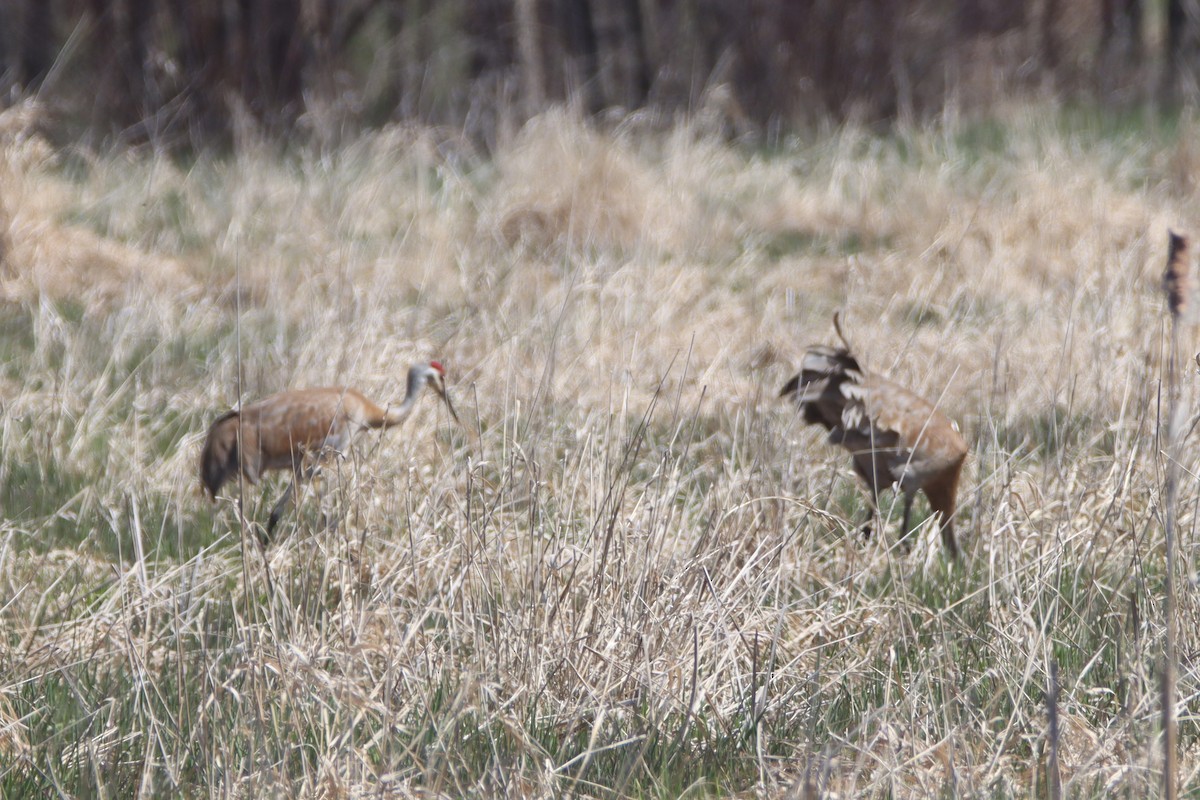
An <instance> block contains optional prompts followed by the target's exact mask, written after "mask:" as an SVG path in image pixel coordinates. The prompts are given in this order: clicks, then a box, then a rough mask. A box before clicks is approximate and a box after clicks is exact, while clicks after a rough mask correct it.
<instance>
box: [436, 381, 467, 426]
mask: <svg viewBox="0 0 1200 800" xmlns="http://www.w3.org/2000/svg"><path fill="white" fill-rule="evenodd" d="M433 390H434V391H435V392H437V393H438V395H439V396H441V398H442V400H443V401H445V403H446V408H448V409H450V416H452V417H454V421H455V422H457V423H458V424H459V425H462V420H460V419H459V418H458V412H457V411H455V410H454V404H453V403H451V402H450V392H449V391H448V390H447V389H446V385H445V383H442V382H440V381H438V382H434V383H433Z"/></svg>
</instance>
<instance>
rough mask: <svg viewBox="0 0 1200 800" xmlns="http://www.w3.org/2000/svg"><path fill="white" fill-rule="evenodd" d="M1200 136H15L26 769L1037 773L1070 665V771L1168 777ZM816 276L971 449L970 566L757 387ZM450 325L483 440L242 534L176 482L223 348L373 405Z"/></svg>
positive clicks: (81, 776) (1017, 117) (1132, 782)
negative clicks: (1166, 400) (1177, 454)
mask: <svg viewBox="0 0 1200 800" xmlns="http://www.w3.org/2000/svg"><path fill="white" fill-rule="evenodd" d="M1195 134H1196V130H1195V128H1194V124H1193V123H1190V122H1189V121H1187V120H1184V121H1183V122H1182V123H1181V129H1179V130H1171V129H1167V130H1162V131H1154V130H1151V131H1148V132H1147V131H1146V130H1143V129H1142V128H1137V129H1135V130H1131V131H1130V132H1129V133H1127V134H1122V133H1120V132H1114V131H1108V132H1102V131H1098V130H1096V129H1094V128H1090V127H1088V126H1074V125H1071V124H1069V123H1068V121H1065V120H1064V119H1062V118H1052V117H1050V116H1049V115H1047V114H1044V113H1039V111H1038V110H1037V109H1017V110H1013V111H1011V112H1009V113H1007V115H1006V116H1005V118H1004V119H1003V120H1001V121H999V122H994V123H988V124H986V125H980V126H976V127H966V126H964V127H963V128H961V129H949V130H948V129H927V130H914V131H907V132H903V133H900V134H896V135H895V136H892V137H889V138H880V137H877V136H875V135H872V134H869V133H867V132H864V131H861V130H855V129H846V130H840V131H837V132H836V133H832V134H830V135H828V136H827V137H823V138H821V139H819V140H814V141H810V142H798V143H795V144H794V145H792V146H790V147H788V148H786V149H785V150H783V151H781V152H777V153H772V154H755V153H747V152H744V151H741V150H738V149H735V148H733V147H730V146H727V145H725V144H722V143H719V142H716V141H713V140H711V139H710V138H708V137H707V136H705V135H704V134H702V133H701V132H698V131H696V130H693V129H689V128H688V127H686V126H681V127H680V128H678V129H677V130H675V131H674V132H673V133H671V134H670V135H666V136H658V137H654V138H645V137H641V136H635V135H634V134H633V133H620V132H618V133H598V132H596V131H593V130H589V129H588V128H586V127H585V126H583V125H581V124H580V123H578V122H577V121H575V120H574V119H572V118H571V117H570V116H568V115H565V114H552V115H547V116H546V117H543V118H540V119H538V120H536V121H535V122H533V123H531V124H530V125H529V126H527V128H526V129H525V130H524V131H522V132H521V133H520V134H519V135H518V136H517V138H516V139H515V140H514V141H512V142H510V143H508V144H506V145H505V146H504V147H503V148H502V150H501V151H500V152H499V153H498V154H497V155H496V157H495V158H494V159H492V160H484V159H482V158H480V157H479V156H478V155H477V154H475V153H474V152H473V151H472V150H471V148H470V147H469V146H467V145H466V144H464V143H462V142H460V141H457V140H454V139H452V138H448V137H444V136H443V135H442V134H441V133H440V132H437V131H429V130H411V129H397V130H392V131H385V132H382V133H378V134H373V135H371V136H368V137H364V138H363V139H362V140H361V141H359V142H357V143H356V144H353V145H351V146H348V147H346V148H345V149H343V150H340V151H337V152H332V153H325V154H320V155H318V154H313V153H305V152H300V153H291V154H289V155H287V156H286V157H280V156H278V155H276V154H273V153H271V152H270V151H269V149H268V148H262V149H261V150H254V149H252V148H251V149H247V150H246V151H243V152H240V153H238V154H237V155H235V156H231V157H228V158H222V159H217V158H212V159H207V158H202V159H200V160H198V161H197V162H196V163H194V164H192V165H190V166H187V167H183V166H180V165H179V164H175V163H171V162H169V161H167V160H165V159H163V158H161V157H157V158H156V157H152V156H150V155H105V156H95V155H90V154H87V153H79V152H61V153H56V152H52V151H50V150H49V149H48V148H47V146H46V145H45V144H44V143H43V142H42V141H41V140H39V139H38V138H37V137H36V136H32V135H29V134H28V133H27V129H26V128H24V127H23V126H21V125H18V124H16V123H13V122H12V121H11V119H10V120H9V122H8V123H6V124H5V125H0V143H2V145H3V159H2V162H0V181H2V185H3V192H2V193H0V202H2V205H0V242H2V243H3V249H2V251H0V253H2V255H3V263H2V265H0V276H2V279H3V280H2V281H0V291H2V292H3V296H4V301H3V303H2V304H0V328H2V330H3V339H2V340H0V341H2V342H3V358H0V404H2V406H3V412H2V420H0V424H2V425H3V428H2V433H0V436H2V439H0V502H3V504H4V507H3V515H2V516H3V523H2V529H0V586H2V587H3V588H2V590H0V598H2V599H3V603H2V605H0V608H2V610H3V620H4V625H5V628H6V629H7V630H8V631H9V634H8V636H7V637H5V639H4V640H3V645H2V647H0V663H2V666H3V671H2V672H0V674H3V675H4V676H5V678H4V681H3V685H0V767H2V770H0V783H3V786H4V791H3V794H4V795H5V796H19V795H21V794H25V795H26V796H41V795H42V794H44V793H45V792H48V791H60V792H62V793H64V794H67V795H84V794H89V793H90V794H107V795H108V796H133V795H134V794H136V793H137V792H139V791H140V792H141V793H142V794H143V796H158V795H162V796H175V795H177V794H179V793H184V794H188V795H191V796H214V797H263V796H289V797H290V796H305V797H322V798H333V797H359V796H364V797H365V796H368V795H370V796H375V793H376V792H377V791H379V790H383V791H384V793H385V794H387V795H389V796H390V795H397V796H421V797H425V796H459V795H476V796H491V795H497V794H501V795H508V796H531V795H539V796H552V795H554V796H557V795H560V794H563V793H566V792H574V793H578V794H581V795H596V796H605V797H608V796H627V795H632V796H650V797H674V796H677V795H680V794H683V793H685V792H688V793H691V794H693V795H705V794H723V793H736V794H741V795H743V796H750V795H755V796H768V797H775V796H779V797H809V796H817V793H819V794H820V795H821V796H829V797H834V796H836V797H851V796H880V797H884V796H888V797H929V796H955V795H965V796H988V797H993V796H995V797H1009V796H1028V795H1040V794H1042V793H1044V792H1045V791H1047V789H1046V779H1047V778H1046V759H1047V740H1046V731H1047V717H1046V707H1045V703H1044V695H1045V692H1046V690H1047V686H1048V680H1049V679H1048V676H1049V670H1050V664H1051V662H1057V664H1058V668H1059V680H1060V684H1061V688H1060V692H1059V720H1058V722H1059V743H1058V753H1057V755H1058V762H1059V767H1060V769H1061V773H1062V781H1063V785H1064V795H1065V796H1100V795H1108V794H1118V795H1124V796H1129V797H1144V796H1146V795H1147V793H1152V792H1154V791H1156V787H1157V786H1158V785H1159V783H1160V781H1159V778H1158V769H1159V765H1160V759H1161V748H1160V747H1157V746H1156V745H1157V741H1158V736H1159V730H1158V728H1157V720H1158V719H1159V717H1158V712H1157V707H1156V704H1157V697H1158V693H1157V682H1156V670H1157V664H1158V657H1159V655H1160V654H1161V651H1162V646H1161V645H1162V635H1163V629H1162V625H1161V623H1162V619H1163V617H1162V613H1161V606H1160V603H1161V597H1162V581H1163V561H1162V553H1161V548H1162V544H1163V537H1162V516H1163V512H1162V508H1161V506H1160V495H1161V492H1162V486H1163V474H1164V456H1163V454H1162V446H1163V439H1162V430H1160V428H1161V422H1162V420H1163V419H1164V417H1163V414H1162V412H1161V408H1160V403H1161V398H1162V388H1161V385H1160V382H1161V379H1162V363H1163V360H1164V358H1165V327H1164V319H1165V317H1164V313H1163V308H1162V299H1161V297H1160V294H1159V291H1158V280H1159V275H1160V273H1161V264H1162V260H1163V255H1164V253H1163V247H1164V242H1165V241H1166V229H1167V227H1168V225H1171V226H1182V227H1183V228H1184V229H1185V230H1186V229H1188V227H1189V226H1190V225H1192V224H1193V223H1194V221H1195V220H1196V219H1197V216H1198V215H1197V212H1198V210H1200V203H1198V200H1200V196H1198V195H1197V194H1196V192H1195V190H1194V189H1193V188H1192V187H1193V186H1194V182H1192V181H1191V180H1184V179H1181V178H1180V177H1179V175H1178V174H1177V173H1178V171H1179V169H1180V165H1181V164H1183V165H1187V164H1190V163H1191V162H1192V160H1194V154H1192V150H1191V149H1192V147H1193V145H1192V144H1191V141H1192V140H1193V139H1194V138H1195ZM838 308H844V309H846V314H847V317H846V328H847V332H848V334H849V335H850V337H851V338H852V339H853V340H854V341H855V343H856V345H857V346H858V348H859V349H860V350H861V351H863V353H864V355H866V356H867V360H868V361H869V363H870V365H871V367H872V368H874V369H877V370H880V371H883V372H886V373H889V374H891V375H892V376H893V377H895V378H896V379H898V380H900V381H903V382H906V383H908V384H910V385H912V386H913V387H914V388H916V389H918V390H920V391H921V392H922V393H924V394H926V395H927V396H930V397H935V398H941V402H942V405H943V406H944V408H945V410H946V411H947V412H948V413H949V414H950V415H951V416H953V417H954V418H956V419H958V420H959V421H960V422H961V424H962V425H963V428H964V430H965V432H966V433H967V435H968V440H969V441H970V442H971V443H972V447H973V451H972V457H971V460H970V462H969V466H968V473H967V476H966V482H965V484H966V485H965V488H964V495H963V501H964V502H963V506H964V507H963V509H962V511H961V518H960V522H959V527H960V530H961V532H962V533H961V538H962V543H963V548H964V552H965V554H966V559H965V561H964V567H963V568H961V569H959V568H951V567H948V566H947V565H946V563H945V562H944V560H943V556H942V554H941V551H940V547H939V543H938V540H937V536H936V534H935V533H934V532H933V530H932V529H931V526H929V525H926V526H924V527H923V528H922V530H921V531H920V536H919V542H918V544H917V546H916V548H915V549H914V552H913V553H912V554H911V555H907V556H906V555H903V554H902V553H901V552H900V551H899V550H893V549H890V548H889V545H890V544H892V543H893V542H894V541H895V533H896V531H895V526H896V524H897V518H898V514H897V515H894V516H893V518H892V524H891V526H890V527H889V528H888V536H885V537H883V538H882V539H876V540H873V541H871V542H869V543H863V542H861V541H857V540H856V539H855V538H854V537H853V536H852V535H851V531H852V530H853V528H854V520H855V519H856V518H857V517H858V515H859V514H860V512H861V508H862V503H863V496H862V493H861V489H860V487H859V486H858V484H857V483H856V479H855V478H854V476H853V474H852V472H851V470H850V465H849V460H848V459H846V458H844V457H843V455H842V454H841V453H840V451H838V450H836V449H834V448H831V447H828V446H826V445H824V444H823V442H822V441H821V437H820V435H819V434H818V433H817V432H815V431H812V430H808V429H805V428H804V427H803V426H802V425H801V424H800V422H799V421H798V420H797V419H796V418H795V416H794V414H793V413H792V412H791V411H790V410H789V409H788V408H787V407H786V406H785V405H783V404H781V403H780V402H779V401H778V400H777V398H776V394H777V392H778V389H779V387H780V386H781V385H782V383H783V382H784V380H785V379H786V378H787V377H788V376H789V375H790V374H791V371H792V369H793V367H794V365H795V363H796V361H797V357H798V355H799V354H800V353H801V352H802V350H803V348H804V346H805V345H807V344H810V343H814V342H822V341H825V342H828V341H831V340H832V336H833V332H832V329H831V326H830V317H831V314H832V312H833V310H835V309H838ZM1190 347H1191V344H1187V345H1184V352H1191V350H1189V348H1190ZM1193 349H1194V348H1193ZM430 357H438V358H440V359H442V360H443V361H444V362H446V363H447V365H448V366H449V368H450V370H451V373H452V383H453V388H452V391H453V392H454V395H455V400H456V404H457V405H458V406H459V410H460V413H461V414H462V416H463V417H464V421H466V422H467V423H468V424H467V425H466V426H465V428H456V427H454V426H453V425H452V424H451V423H450V421H449V419H448V418H447V417H446V415H445V414H444V412H442V411H440V410H438V409H437V408H436V406H435V404H434V403H432V402H428V403H425V404H423V405H422V408H421V410H420V412H419V413H418V414H417V415H416V416H415V417H414V418H413V419H412V420H410V422H409V423H408V425H406V426H405V427H404V428H402V429H401V430H400V431H398V432H395V433H394V434H392V435H389V436H386V437H383V438H364V439H363V440H362V441H361V442H360V446H359V447H358V448H357V450H356V451H355V453H354V455H353V457H351V458H349V459H347V460H345V461H343V462H342V463H340V464H339V465H338V466H337V467H336V468H333V469H330V470H329V471H328V474H327V477H326V480H325V481H324V482H323V483H322V484H321V486H320V487H318V489H319V490H312V491H309V492H307V493H306V497H305V499H304V501H303V504H302V507H301V509H300V511H299V513H298V514H296V515H294V516H293V517H291V518H290V519H289V520H287V524H286V525H285V526H284V527H285V528H286V529H287V532H286V533H285V535H284V536H282V537H281V538H280V540H279V541H278V542H277V543H276V544H275V545H274V546H273V547H272V548H271V549H270V550H269V552H268V553H267V557H266V559H265V561H264V559H263V558H261V557H260V556H258V555H257V554H256V552H255V551H254V550H252V549H247V550H246V553H247V557H246V558H245V560H244V561H243V557H242V553H243V550H242V548H241V547H240V546H239V541H240V533H241V532H240V527H239V524H238V520H237V514H236V510H235V503H234V501H233V499H232V497H225V498H223V499H222V500H221V501H220V502H219V503H218V504H217V506H216V507H215V508H214V507H210V506H208V505H207V504H206V503H205V502H204V501H203V500H202V499H201V498H200V496H199V492H198V478H197V475H196V459H197V456H198V448H199V443H200V440H201V438H202V436H203V433H204V431H205V428H206V425H207V424H208V422H209V421H211V419H212V418H213V417H214V416H215V415H216V414H218V413H219V412H220V411H221V410H223V409H224V408H227V407H228V406H229V405H230V404H232V403H235V402H236V401H237V399H238V393H239V371H240V374H241V393H242V395H243V396H245V397H247V398H249V397H256V396H260V395H262V394H264V393H267V392H269V391H273V390H277V389H281V388H285V387H289V386H301V385H312V384H327V383H331V382H343V381H344V382H349V383H353V384H355V385H357V386H359V387H360V388H362V389H364V390H365V391H367V392H368V393H369V394H372V395H375V396H378V397H380V398H387V397H391V396H395V395H396V394H397V393H398V392H399V391H400V390H401V387H400V381H401V376H402V375H403V373H404V370H405V368H406V367H407V365H408V363H409V362H411V361H413V360H416V359H423V358H430ZM1194 380H1195V375H1194V374H1193V373H1188V374H1187V375H1186V376H1185V387H1186V385H1188V384H1190V383H1191V382H1194ZM1194 441H1195V437H1194V434H1193V436H1192V437H1191V438H1190V439H1189V440H1188V444H1185V447H1184V448H1183V449H1182V452H1183V464H1182V467H1183V475H1184V478H1183V481H1182V483H1181V485H1180V487H1179V493H1180V500H1181V503H1180V515H1179V518H1178V524H1179V531H1180V536H1181V539H1180V549H1181V554H1182V556H1183V557H1184V558H1185V559H1186V563H1187V564H1189V565H1191V564H1194V563H1195V562H1196V557H1197V553H1196V538H1195V524H1196V513H1195V511H1196V507H1197V503H1198V502H1200V492H1198V491H1197V485H1196V481H1195V478H1194V476H1195V474H1196V467H1197V464H1196V459H1195V458H1194V456H1193V455H1192V452H1194V449H1195V448H1194V447H1191V446H1189V445H1190V444H1191V443H1194ZM278 489H279V485H278V484H275V483H272V484H270V485H269V486H268V487H267V488H266V489H265V490H263V491H261V492H260V491H256V490H251V491H250V492H249V496H248V498H247V500H248V503H247V508H248V511H249V514H250V516H251V518H252V519H253V520H261V519H263V518H264V517H265V512H266V508H267V506H266V504H267V503H268V502H270V500H271V499H272V497H273V495H274V494H275V492H277V491H278ZM885 510H886V506H885ZM325 517H329V518H332V519H335V520H337V523H336V524H335V525H334V526H332V527H331V528H328V529H327V528H326V527H325V526H324V525H323V524H322V520H323V518H325ZM247 541H249V540H247ZM268 570H269V572H268ZM1190 571H1191V570H1190V568H1189V572H1190ZM1179 613H1180V620H1181V625H1180V631H1179V652H1180V657H1181V659H1180V666H1179V675H1178V678H1179V691H1178V695H1179V697H1180V700H1181V704H1182V705H1181V707H1180V713H1179V719H1180V745H1181V756H1180V764H1181V776H1182V777H1181V785H1182V786H1183V787H1184V789H1185V791H1187V790H1191V791H1195V789H1196V787H1197V786H1200V778H1197V771H1198V770H1200V758H1197V744H1198V741H1200V727H1198V726H1197V724H1196V720H1195V717H1194V715H1193V714H1192V713H1191V712H1190V711H1189V709H1190V707H1191V706H1192V705H1193V704H1194V703H1195V699H1196V695H1197V691H1198V689H1200V681H1198V680H1197V678H1198V674H1197V669H1198V667H1197V664H1196V662H1195V654H1196V653H1197V652H1200V639H1198V638H1197V636H1198V634H1197V632H1198V631H1200V625H1197V622H1200V619H1198V617H1200V606H1198V605H1197V602H1196V595H1195V589H1194V587H1193V586H1191V585H1185V586H1183V587H1182V590H1181V592H1180V596H1179Z"/></svg>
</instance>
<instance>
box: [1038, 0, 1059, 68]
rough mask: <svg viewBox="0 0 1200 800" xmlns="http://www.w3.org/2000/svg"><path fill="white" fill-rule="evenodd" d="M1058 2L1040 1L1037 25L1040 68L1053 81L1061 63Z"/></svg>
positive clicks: (1051, 0)
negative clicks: (1040, 12) (1040, 9)
mask: <svg viewBox="0 0 1200 800" xmlns="http://www.w3.org/2000/svg"><path fill="white" fill-rule="evenodd" d="M1059 5H1060V2H1059V0H1042V18H1041V20H1040V23H1039V26H1038V27H1039V30H1038V34H1039V39H1040V41H1041V48H1040V49H1041V57H1042V67H1043V69H1045V70H1046V71H1047V72H1048V73H1049V75H1048V76H1049V78H1050V79H1051V80H1052V81H1053V80H1054V76H1055V73H1056V72H1057V71H1058V66H1059V64H1060V63H1061V61H1062V42H1061V41H1059V38H1058V19H1059Z"/></svg>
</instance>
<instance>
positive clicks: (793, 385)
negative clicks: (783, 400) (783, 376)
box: [779, 375, 800, 397]
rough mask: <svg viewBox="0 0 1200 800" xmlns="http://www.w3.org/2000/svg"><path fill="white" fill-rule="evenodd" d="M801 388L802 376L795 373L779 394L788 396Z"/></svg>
mask: <svg viewBox="0 0 1200 800" xmlns="http://www.w3.org/2000/svg"><path fill="white" fill-rule="evenodd" d="M799 388H800V376H799V375H795V376H793V377H792V379H791V380H790V381H788V382H787V383H785V384H784V385H783V389H781V390H780V392H779V396H780V397H787V396H788V395H789V394H795V392H796V390H797V389H799Z"/></svg>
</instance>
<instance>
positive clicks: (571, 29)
mask: <svg viewBox="0 0 1200 800" xmlns="http://www.w3.org/2000/svg"><path fill="white" fill-rule="evenodd" d="M558 21H559V27H560V29H561V30H562V34H563V54H564V55H563V61H564V64H563V66H564V68H565V69H564V72H565V73H566V75H567V80H568V84H567V87H566V88H567V90H568V91H570V90H571V89H572V88H577V89H578V90H579V92H580V97H581V100H582V103H583V108H584V111H585V112H586V113H588V114H596V113H599V111H600V110H601V108H603V107H604V98H603V97H601V93H600V51H599V45H598V44H597V41H596V25H595V22H594V21H593V18H592V6H591V2H590V0H558ZM572 84H573V85H572Z"/></svg>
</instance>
